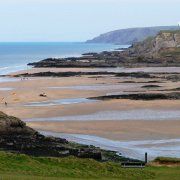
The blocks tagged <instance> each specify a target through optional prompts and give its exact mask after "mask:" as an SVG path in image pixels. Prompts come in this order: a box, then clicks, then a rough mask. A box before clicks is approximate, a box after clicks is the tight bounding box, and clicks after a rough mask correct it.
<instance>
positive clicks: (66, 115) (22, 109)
mask: <svg viewBox="0 0 180 180" xmlns="http://www.w3.org/2000/svg"><path fill="white" fill-rule="evenodd" d="M49 70H51V71H54V72H59V71H61V72H65V71H97V69H88V68H84V69H83V70H82V68H62V69H61V70H60V69H59V68H53V69H52V68H50V69H49V68H47V69H46V68H44V69H31V70H28V72H31V73H34V72H42V71H44V72H45V71H49ZM140 70H142V69H139V68H138V69H137V68H135V69H125V72H131V71H132V72H137V71H140ZM166 70H167V69H166ZM168 70H169V72H177V71H178V72H180V70H179V69H178V68H169V69H168ZM98 71H105V70H104V69H98ZM109 71H112V69H109ZM113 71H118V72H121V71H122V68H120V69H118V68H117V69H114V70H113ZM144 71H146V72H148V71H151V72H158V69H157V68H145V70H144ZM159 71H162V72H164V71H165V69H164V68H163V69H162V68H160V69H159ZM25 72H26V71H21V72H20V73H25ZM18 73H19V72H18ZM15 74H17V73H15ZM152 80H153V81H160V83H152V84H153V85H159V86H161V87H158V88H152V89H151V88H150V89H145V88H142V86H144V85H149V83H148V81H152ZM127 81H134V82H136V83H127ZM124 82H125V83H124ZM138 82H140V83H138ZM161 82H162V83H161ZM178 87H180V82H171V81H164V80H162V79H160V78H155V79H154V78H153V79H147V78H145V79H144V78H130V77H113V76H107V75H104V76H100V77H98V78H97V77H96V76H79V77H62V78H57V77H56V78H52V77H33V78H27V79H23V80H22V79H21V78H16V79H14V78H13V79H7V78H6V79H2V81H1V82H0V101H1V102H0V110H1V111H3V112H5V113H7V114H8V115H13V116H16V117H19V118H21V119H23V120H25V121H26V120H27V119H31V120H33V119H35V121H33V122H30V121H27V124H28V125H29V126H31V127H33V128H35V129H37V130H42V131H51V132H55V133H66V134H79V135H92V136H97V137H101V138H106V139H109V140H115V141H117V140H118V141H134V140H136V141H142V140H161V139H163V140H165V139H179V138H180V131H179V129H180V116H179V111H180V101H179V100H153V101H136V100H128V99H119V100H115V99H114V100H108V101H95V102H94V101H93V102H92V101H88V100H87V98H89V97H96V96H102V95H107V94H123V93H125V94H127V93H130V92H132V91H137V92H139V93H141V92H150V93H155V92H159V90H165V89H173V88H178ZM156 90H157V91H156ZM137 92H136V93H137ZM41 93H45V94H46V95H47V97H40V96H39V94H41ZM163 93H165V91H163ZM5 101H6V102H7V103H8V105H7V106H5V104H4V102H5ZM107 112H108V114H107ZM99 113H101V115H98V114H99ZM38 118H42V119H41V122H39V121H38ZM53 118H55V119H58V120H63V121H58V120H56V121H54V120H53ZM89 118H90V119H89ZM152 118H153V119H152ZM43 121H44V122H43ZM147 146H148V145H147Z"/></svg>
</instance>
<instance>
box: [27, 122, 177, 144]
mask: <svg viewBox="0 0 180 180" xmlns="http://www.w3.org/2000/svg"><path fill="white" fill-rule="evenodd" d="M27 124H28V125H29V126H31V127H33V128H35V129H38V130H41V131H52V132H56V133H66V134H89V135H96V136H99V137H103V138H108V139H111V140H119V141H131V140H159V139H175V138H180V131H179V129H180V121H179V120H174V121H172V120H171V121H143V120H138V121H130V120H129V121H112V120H109V121H86V122H82V121H75V122H74V121H68V122H64V121H63V122H28V123H27Z"/></svg>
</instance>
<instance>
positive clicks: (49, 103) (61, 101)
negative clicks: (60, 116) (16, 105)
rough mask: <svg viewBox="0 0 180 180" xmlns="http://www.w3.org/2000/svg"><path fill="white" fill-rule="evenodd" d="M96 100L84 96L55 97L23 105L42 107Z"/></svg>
mask: <svg viewBox="0 0 180 180" xmlns="http://www.w3.org/2000/svg"><path fill="white" fill-rule="evenodd" d="M96 101H97V100H91V99H86V98H70V99H57V100H49V101H42V102H30V103H27V104H25V105H24V106H35V107H44V106H57V105H66V104H78V103H88V102H96Z"/></svg>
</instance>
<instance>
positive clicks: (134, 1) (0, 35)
mask: <svg viewBox="0 0 180 180" xmlns="http://www.w3.org/2000/svg"><path fill="white" fill-rule="evenodd" d="M178 22H180V0H0V42H44V41H45V42H49V41H51V42H54V41H55V42H65V41H85V40H87V39H91V38H93V37H95V36H97V35H99V34H102V33H105V32H108V31H112V30H116V29H123V28H131V27H147V26H160V25H177V24H178Z"/></svg>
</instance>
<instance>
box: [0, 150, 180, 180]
mask: <svg viewBox="0 0 180 180" xmlns="http://www.w3.org/2000/svg"><path fill="white" fill-rule="evenodd" d="M60 178H62V179H73V178H80V179H180V167H151V166H150V167H147V168H144V169H128V168H127V169H124V168H121V167H120V165H119V164H116V163H100V162H97V161H95V160H92V159H80V158H75V157H66V158H44V157H31V156H27V155H20V154H11V153H5V152H0V179H18V180H19V179H60Z"/></svg>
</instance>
